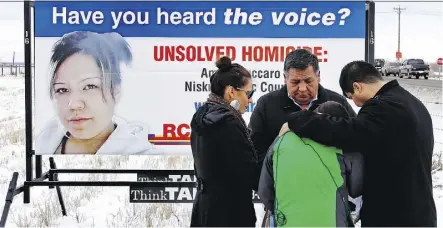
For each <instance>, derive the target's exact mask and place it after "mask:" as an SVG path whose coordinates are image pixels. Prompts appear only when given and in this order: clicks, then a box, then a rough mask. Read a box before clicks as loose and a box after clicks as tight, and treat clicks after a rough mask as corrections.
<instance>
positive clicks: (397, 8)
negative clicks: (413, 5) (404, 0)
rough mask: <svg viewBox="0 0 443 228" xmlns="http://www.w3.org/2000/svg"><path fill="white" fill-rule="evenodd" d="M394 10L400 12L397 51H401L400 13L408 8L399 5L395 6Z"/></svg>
mask: <svg viewBox="0 0 443 228" xmlns="http://www.w3.org/2000/svg"><path fill="white" fill-rule="evenodd" d="M394 10H395V11H396V12H397V14H398V47H397V51H398V52H400V15H401V12H402V11H403V10H406V8H401V7H400V5H398V7H394Z"/></svg>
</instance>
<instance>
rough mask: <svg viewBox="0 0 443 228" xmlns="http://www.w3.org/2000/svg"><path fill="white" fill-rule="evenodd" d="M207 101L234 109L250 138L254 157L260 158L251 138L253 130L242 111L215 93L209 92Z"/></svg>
mask: <svg viewBox="0 0 443 228" xmlns="http://www.w3.org/2000/svg"><path fill="white" fill-rule="evenodd" d="M206 103H210V104H214V105H222V106H223V107H225V108H227V109H229V110H230V111H232V113H234V116H235V117H236V118H237V119H238V120H240V122H241V124H242V130H243V133H244V134H245V135H246V138H247V139H248V143H249V146H250V147H251V148H252V152H253V155H254V158H255V159H256V160H258V156H257V152H256V150H255V147H254V143H253V142H252V140H251V130H250V129H249V128H248V127H247V126H246V122H245V120H244V119H243V117H242V116H241V113H240V112H239V111H238V110H236V109H235V108H234V107H232V106H231V105H230V104H228V102H226V101H225V99H224V98H223V97H220V96H218V95H216V94H214V93H210V94H209V96H208V99H207V101H206Z"/></svg>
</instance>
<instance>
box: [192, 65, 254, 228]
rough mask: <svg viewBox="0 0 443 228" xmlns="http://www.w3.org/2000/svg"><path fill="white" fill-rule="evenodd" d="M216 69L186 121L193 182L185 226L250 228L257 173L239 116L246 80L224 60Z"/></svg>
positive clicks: (246, 96) (247, 91)
mask: <svg viewBox="0 0 443 228" xmlns="http://www.w3.org/2000/svg"><path fill="white" fill-rule="evenodd" d="M216 65H217V67H218V71H217V72H215V73H214V74H213V75H212V76H211V79H210V82H211V93H210V95H209V97H208V100H207V102H206V103H205V104H204V105H202V106H201V107H200V108H199V109H198V110H197V112H196V113H195V114H194V116H193V118H192V121H191V146H192V154H193V156H194V170H195V175H196V176H197V179H198V192H197V195H196V198H195V201H194V205H193V210H192V218H191V226H192V227H195V226H205V227H208V226H217V227H228V226H236V227H241V226H243V227H244V226H247V227H255V222H256V216H255V210H254V204H253V203H252V190H253V189H254V190H257V186H258V179H257V176H258V172H259V170H260V169H259V168H260V167H258V161H257V154H256V152H255V149H254V146H253V144H252V141H251V139H250V132H249V129H248V128H247V126H246V124H245V122H244V120H243V118H242V116H241V114H242V113H244V112H245V110H246V107H247V106H248V104H249V103H250V102H252V100H251V97H252V95H253V93H254V90H253V89H252V78H251V74H250V73H249V72H248V71H247V70H246V69H245V68H243V67H242V66H241V65H239V64H235V63H231V60H230V59H229V58H227V57H222V58H221V59H220V60H218V61H217V63H216Z"/></svg>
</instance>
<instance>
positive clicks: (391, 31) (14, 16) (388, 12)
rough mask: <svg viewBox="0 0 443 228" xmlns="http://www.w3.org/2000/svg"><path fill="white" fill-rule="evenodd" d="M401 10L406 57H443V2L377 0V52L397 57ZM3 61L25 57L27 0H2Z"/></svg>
mask: <svg viewBox="0 0 443 228" xmlns="http://www.w3.org/2000/svg"><path fill="white" fill-rule="evenodd" d="M398 5H400V6H401V7H402V8H405V10H404V11H403V12H402V14H401V46H400V49H401V51H402V53H403V57H405V58H423V59H425V61H431V62H435V61H436V59H437V58H438V57H443V2H392V1H390V2H381V1H376V4H375V7H376V16H375V40H376V43H375V56H376V58H387V59H393V58H395V52H396V51H397V34H398V33H397V31H398V14H397V13H396V12H394V9H393V8H394V7H398ZM0 34H1V35H0V61H10V60H12V55H13V54H12V53H13V52H14V51H15V52H16V59H17V61H23V59H24V54H23V3H22V2H2V0H0Z"/></svg>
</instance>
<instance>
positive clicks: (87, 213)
mask: <svg viewBox="0 0 443 228" xmlns="http://www.w3.org/2000/svg"><path fill="white" fill-rule="evenodd" d="M436 83H441V82H440V81H436ZM404 87H405V88H406V89H408V90H409V91H411V92H412V93H413V94H414V95H416V96H417V97H418V98H419V99H420V100H422V101H423V102H424V103H425V104H426V106H427V107H428V109H429V111H430V113H431V114H432V118H433V123H434V137H435V141H436V143H435V150H434V161H435V162H434V163H435V165H434V167H435V169H436V171H435V173H434V175H433V176H434V197H435V199H436V204H437V208H438V216H439V218H440V219H439V224H443V222H442V220H441V219H443V171H442V170H441V169H442V167H441V156H440V155H441V153H442V150H443V113H442V90H441V89H435V88H430V87H418V86H411V85H404ZM0 107H1V109H0V199H5V194H6V191H7V188H8V184H9V181H10V179H11V177H12V172H15V171H17V172H19V181H18V184H19V185H20V184H21V183H23V181H24V177H25V156H24V154H25V152H24V150H25V147H24V144H25V101H24V79H23V77H3V76H0ZM43 161H44V171H45V170H47V169H48V168H49V162H48V157H43ZM55 161H56V163H57V166H58V167H59V168H112V169H125V168H127V169H132V168H140V169H143V168H145V169H192V167H193V166H192V157H185V156H146V157H145V156H81V155H75V156H68V155H64V156H56V157H55ZM59 178H60V180H134V181H135V180H136V177H135V175H116V174H97V175H90V174H88V175H82V174H77V175H59ZM61 189H62V193H63V197H64V201H65V205H66V209H67V213H68V216H66V217H63V216H61V209H60V206H59V203H58V199H57V195H56V191H55V189H48V187H33V188H31V203H30V204H27V205H25V204H23V194H20V195H18V196H16V197H15V198H14V201H13V204H12V206H11V210H10V213H9V217H8V221H7V224H6V227H31V226H38V227H48V226H51V227H57V226H63V227H79V226H81V227H146V226H150V227H154V226H155V227H157V226H185V227H188V226H189V219H190V212H191V208H192V204H143V203H137V204H131V203H129V188H128V187H61ZM1 203H2V204H1V205H0V206H1V209H0V211H1V210H3V206H4V200H2V201H1ZM256 211H257V215H258V218H257V219H258V221H257V226H260V224H261V218H262V214H263V209H262V206H261V205H256Z"/></svg>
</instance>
